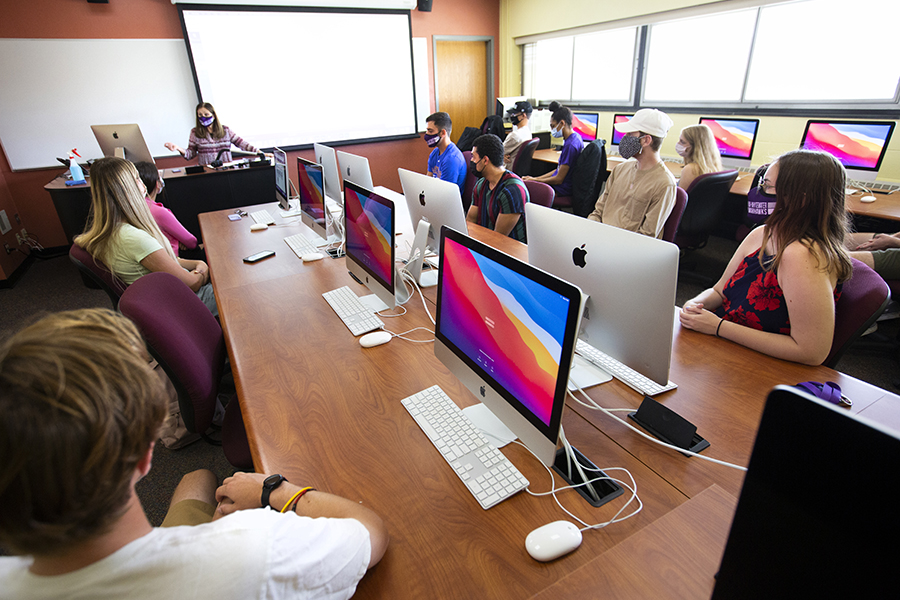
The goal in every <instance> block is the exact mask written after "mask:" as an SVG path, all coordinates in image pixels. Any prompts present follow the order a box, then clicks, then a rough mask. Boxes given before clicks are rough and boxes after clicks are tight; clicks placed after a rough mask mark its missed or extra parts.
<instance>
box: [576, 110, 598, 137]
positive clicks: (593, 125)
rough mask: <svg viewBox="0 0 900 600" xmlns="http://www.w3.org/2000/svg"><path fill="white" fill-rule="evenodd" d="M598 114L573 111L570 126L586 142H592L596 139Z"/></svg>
mask: <svg viewBox="0 0 900 600" xmlns="http://www.w3.org/2000/svg"><path fill="white" fill-rule="evenodd" d="M599 118H600V115H596V114H584V113H573V114H572V128H573V129H574V130H575V131H577V132H578V135H580V136H581V139H583V140H584V141H586V142H592V141H594V140H596V139H597V120H598V119H599Z"/></svg>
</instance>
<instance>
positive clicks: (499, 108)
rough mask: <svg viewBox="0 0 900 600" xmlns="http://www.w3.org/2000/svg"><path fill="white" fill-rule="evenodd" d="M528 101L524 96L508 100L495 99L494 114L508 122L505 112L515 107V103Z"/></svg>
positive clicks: (511, 97)
mask: <svg viewBox="0 0 900 600" xmlns="http://www.w3.org/2000/svg"><path fill="white" fill-rule="evenodd" d="M526 100H528V98H526V97H525V96H510V97H509V98H497V103H496V104H495V105H494V110H495V114H496V115H497V116H498V117H503V120H504V121H509V115H507V114H506V111H508V110H509V109H511V108H513V107H514V106H515V105H516V102H525V101H526Z"/></svg>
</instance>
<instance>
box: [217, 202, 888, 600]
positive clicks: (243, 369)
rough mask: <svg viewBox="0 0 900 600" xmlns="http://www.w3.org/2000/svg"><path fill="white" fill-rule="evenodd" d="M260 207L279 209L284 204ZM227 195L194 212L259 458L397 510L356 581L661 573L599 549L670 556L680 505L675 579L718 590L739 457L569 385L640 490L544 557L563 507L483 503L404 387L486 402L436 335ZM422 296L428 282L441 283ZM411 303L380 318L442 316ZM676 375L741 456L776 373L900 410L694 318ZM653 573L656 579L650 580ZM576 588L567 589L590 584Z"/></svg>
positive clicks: (592, 451)
mask: <svg viewBox="0 0 900 600" xmlns="http://www.w3.org/2000/svg"><path fill="white" fill-rule="evenodd" d="M265 207H266V208H267V209H268V210H269V212H271V213H272V214H273V215H275V214H277V212H278V210H277V207H276V205H274V204H272V205H271V206H265ZM258 208H262V207H257V209H258ZM230 212H231V211H219V212H214V213H207V214H203V215H200V224H201V228H202V231H203V237H204V239H205V240H206V241H207V255H208V258H209V264H210V270H211V274H212V281H213V286H214V288H215V291H216V297H217V300H218V305H219V311H220V315H221V322H222V326H223V329H224V331H225V336H226V341H227V344H228V351H229V357H230V359H231V364H232V369H233V372H234V374H235V382H236V386H237V391H238V395H239V398H240V401H241V405H242V409H243V414H244V420H245V423H246V426H247V431H248V437H249V439H250V444H251V451H252V454H253V458H254V463H255V464H256V465H257V470H258V471H261V472H267V473H272V472H280V473H282V474H284V475H285V476H287V477H288V479H290V480H291V481H294V482H297V483H300V484H309V485H314V486H316V487H317V488H319V489H325V490H327V491H329V492H333V493H336V494H339V495H342V496H345V497H348V498H352V499H354V500H358V501H360V502H364V503H365V504H366V505H367V506H370V507H371V508H372V509H373V510H375V511H376V512H378V513H379V514H380V515H381V516H382V517H383V518H384V519H385V522H386V524H387V527H388V530H389V532H390V534H391V544H390V547H389V549H388V552H387V554H386V555H385V558H384V559H383V560H382V562H381V563H380V564H379V565H378V566H377V567H376V568H375V569H373V570H372V571H371V572H370V573H368V574H367V575H366V576H365V577H364V578H363V580H362V581H361V583H360V586H359V588H358V592H357V597H361V598H386V597H390V598H407V597H409V598H413V597H415V598H419V597H435V598H445V597H459V598H475V597H477V598H523V597H530V596H532V595H534V594H536V593H538V592H541V591H543V590H548V589H551V590H552V589H553V588H552V587H551V586H553V585H554V584H556V583H557V582H559V581H561V580H563V578H572V579H570V581H573V582H577V581H584V580H587V579H589V578H591V577H594V575H595V573H596V572H597V570H602V571H604V572H605V573H606V575H605V576H606V577H609V578H612V579H615V580H618V582H619V584H620V585H622V586H626V587H627V586H629V585H636V584H638V583H640V585H642V586H643V585H651V584H652V581H653V580H654V579H655V578H657V577H665V573H664V572H662V571H660V573H657V574H653V573H648V572H647V571H646V570H643V571H642V572H638V571H636V570H627V569H625V570H623V569H615V570H613V571H609V570H607V569H606V568H605V567H604V565H605V563H604V562H603V561H602V560H600V561H599V562H598V560H599V557H602V556H607V555H608V556H613V555H611V554H609V553H610V552H611V551H615V552H622V553H623V556H624V557H625V558H627V557H628V556H632V555H634V554H633V553H634V552H639V553H640V552H649V551H656V552H662V553H663V554H664V555H667V556H668V555H670V554H671V555H672V556H670V558H672V559H673V560H674V559H675V558H677V557H676V556H675V555H677V554H679V553H681V552H682V549H681V548H680V547H678V546H677V545H674V544H666V545H664V546H661V547H662V550H660V547H657V548H656V550H648V549H647V548H648V544H650V545H652V543H653V542H652V540H656V539H659V538H657V537H655V536H657V535H658V533H657V532H656V530H657V529H660V531H662V532H665V531H666V529H665V527H663V526H664V525H666V526H668V525H667V524H668V523H675V524H676V525H677V524H678V523H687V524H688V526H689V527H692V526H694V525H696V524H697V521H698V519H699V518H701V516H702V518H703V519H705V521H706V522H707V523H708V525H705V527H708V528H709V529H710V531H711V532H712V533H711V534H710V535H711V537H710V538H709V540H707V541H706V542H703V543H701V544H700V545H701V546H703V550H702V554H703V558H702V560H700V562H698V563H692V564H693V567H691V568H692V569H693V572H692V573H691V574H690V576H689V577H688V579H690V580H691V581H694V582H695V583H694V584H687V583H683V582H682V581H681V579H679V580H678V581H679V583H678V584H677V586H679V587H678V588H677V589H675V588H671V587H670V588H669V590H670V591H672V592H673V594H672V597H679V596H680V597H698V596H703V595H708V593H709V590H710V589H711V581H712V580H711V578H712V575H713V573H714V572H715V571H714V569H715V568H717V565H718V560H719V557H720V556H721V552H722V549H723V548H724V543H725V539H724V537H723V535H722V532H723V531H727V528H728V526H729V524H730V515H731V512H732V510H733V509H732V507H731V506H732V505H731V504H729V503H730V502H733V501H734V500H733V498H731V499H730V500H729V497H730V496H731V497H733V496H736V495H737V493H738V491H739V489H740V483H741V479H742V474H741V473H740V472H738V471H733V470H731V469H727V468H725V467H720V466H717V465H711V464H708V463H706V462H705V461H703V462H701V461H700V460H699V459H696V458H691V459H687V458H685V457H683V456H681V455H679V454H675V453H670V452H669V451H667V450H663V449H658V447H657V446H656V445H654V444H651V443H650V442H648V441H646V440H644V439H643V438H640V437H639V436H638V435H637V434H634V433H632V432H631V431H629V430H627V429H626V428H625V427H624V426H623V425H620V424H618V423H617V422H615V421H612V420H611V419H609V418H608V417H605V416H603V415H600V414H597V413H596V412H595V411H590V410H588V409H584V408H582V407H580V406H578V405H575V404H574V403H571V402H570V403H569V407H570V409H571V410H567V411H565V413H564V417H563V425H564V427H565V430H566V434H567V437H568V438H569V439H570V440H571V442H572V443H573V444H574V445H575V446H576V447H578V448H579V449H580V450H581V451H582V452H584V453H585V454H586V455H587V456H588V457H589V458H592V459H593V460H594V461H595V462H596V463H597V464H598V466H600V467H601V468H604V467H625V468H627V469H629V470H630V472H631V473H632V475H633V476H634V477H635V479H636V481H637V483H638V491H639V494H640V497H641V500H642V501H643V503H644V508H643V510H642V511H641V513H639V514H638V515H637V516H636V517H634V518H632V519H629V520H627V521H625V522H623V523H618V524H616V525H612V526H609V527H607V528H605V529H602V530H598V531H591V532H586V533H585V538H584V542H583V544H582V546H581V547H580V548H579V549H578V550H577V551H576V552H573V553H572V554H570V555H568V556H566V557H564V558H561V559H559V560H556V561H554V562H551V563H547V564H544V563H537V562H535V561H534V560H533V559H531V558H530V557H529V556H528V554H527V553H526V551H525V548H524V539H525V536H526V535H527V534H528V533H529V532H530V531H531V530H533V529H534V528H536V527H538V526H540V525H543V524H546V523H549V522H551V521H556V520H559V519H563V518H568V517H566V516H565V515H564V514H563V513H562V512H561V511H559V509H558V508H557V507H556V505H555V504H554V503H553V501H552V500H551V499H550V498H547V497H543V498H537V497H532V496H530V495H528V494H525V493H520V494H518V495H517V496H515V497H513V498H510V499H509V500H506V501H504V502H502V503H501V504H499V505H497V506H496V507H494V508H491V509H490V510H488V511H484V510H482V509H481V508H480V507H479V506H478V504H477V503H476V501H475V500H474V499H473V498H472V497H471V495H470V494H469V493H468V491H467V490H466V489H465V487H464V486H463V484H462V483H461V482H460V481H459V480H458V478H457V477H456V475H455V474H454V473H453V472H452V471H451V469H450V468H449V466H448V465H447V463H446V462H445V461H444V459H443V458H442V457H441V456H440V455H439V454H438V452H437V451H436V450H435V449H434V447H433V446H432V444H431V442H430V441H429V440H428V439H427V438H426V437H425V435H424V434H423V433H422V431H421V430H420V429H419V427H418V425H416V423H415V422H414V421H413V419H412V418H411V417H410V416H409V414H408V413H407V412H406V410H405V409H404V408H403V407H402V405H401V404H400V400H401V399H403V398H405V397H406V396H409V395H411V394H413V393H416V392H418V391H421V390H422V389H425V388H427V387H429V386H431V385H434V384H438V385H440V386H441V387H442V388H443V389H444V391H445V392H447V394H448V395H449V396H450V397H451V398H453V399H454V400H455V401H456V402H457V403H458V404H459V405H460V406H466V405H470V404H473V403H475V399H474V398H473V397H472V396H471V394H469V392H468V391H467V390H466V389H465V388H464V387H463V386H462V384H460V383H459V381H458V380H457V379H456V378H455V377H454V376H453V375H452V374H450V373H449V372H448V371H447V369H446V368H444V366H443V365H442V364H441V363H440V362H439V361H438V360H437V359H436V358H435V357H434V353H433V345H432V344H430V343H426V344H413V343H410V342H405V341H403V340H400V339H394V340H393V341H391V342H389V343H388V344H385V345H383V346H378V347H375V348H370V349H362V348H361V347H360V346H359V343H358V339H357V338H354V337H353V336H352V335H351V334H350V332H349V331H348V330H347V329H346V327H345V326H344V325H343V324H342V323H341V322H340V321H339V319H338V317H337V316H336V315H335V314H334V312H333V311H332V310H331V308H330V307H329V306H328V304H327V303H326V302H325V301H324V299H323V298H322V297H321V294H322V292H325V291H328V290H331V289H335V288H337V287H341V286H344V285H347V286H349V287H350V288H351V289H353V290H354V291H355V292H356V293H357V294H359V295H365V294H366V293H367V291H366V290H365V288H363V287H362V286H360V285H358V284H356V283H355V282H354V281H353V280H352V279H351V278H350V276H349V275H348V274H347V270H346V266H345V264H344V259H324V260H321V261H317V262H313V263H303V262H301V261H300V260H299V259H298V258H297V257H296V256H295V255H294V254H293V253H292V252H291V251H290V250H289V249H288V247H287V245H286V244H285V243H284V242H283V241H282V240H283V238H284V237H286V236H287V235H290V234H291V233H294V232H296V231H297V227H298V226H284V227H271V228H269V229H268V230H267V231H264V232H259V233H251V232H250V231H249V224H248V222H247V221H246V220H242V221H239V222H232V221H229V220H228V218H227V215H228V214H229V213H230ZM279 220H280V219H279ZM470 234H471V235H473V237H476V238H478V239H480V240H482V241H484V242H486V243H489V244H491V245H494V246H496V247H498V248H499V249H501V250H503V251H505V252H507V253H509V254H513V255H516V256H519V257H522V256H524V255H525V253H526V247H525V246H524V245H522V244H520V243H518V242H515V241H514V240H511V239H509V238H507V237H505V236H500V235H498V234H496V233H494V232H492V231H489V230H486V229H483V228H481V227H478V226H475V225H472V226H470ZM400 243H402V242H399V241H398V244H400ZM266 249H270V250H275V251H276V256H275V257H273V258H270V259H267V260H264V261H261V262H259V263H256V264H252V265H248V264H244V263H243V262H242V261H241V258H242V257H243V256H247V255H249V254H252V253H254V252H257V251H259V250H266ZM428 296H430V297H432V299H433V291H430V292H427V293H426V297H428ZM428 304H429V305H431V302H429V303H428ZM431 308H432V310H433V306H431ZM406 310H407V312H406V314H404V315H403V316H399V317H396V318H385V319H383V320H384V321H385V322H386V326H387V328H388V329H390V330H392V331H395V332H399V331H405V330H408V329H411V328H413V327H417V326H421V327H428V328H432V325H431V322H430V321H429V319H428V316H427V315H426V313H425V309H424V308H423V304H422V302H421V301H420V300H419V299H418V298H414V299H413V300H411V301H410V302H409V303H408V305H407V306H406ZM398 312H399V311H398ZM673 315H674V311H673ZM673 322H674V321H673ZM676 327H677V325H676ZM412 335H413V337H417V338H419V339H430V337H431V336H430V335H427V334H425V333H424V332H418V333H416V334H412ZM670 377H671V379H672V380H673V381H675V382H676V383H678V385H679V388H678V389H677V390H675V391H673V392H668V393H667V394H663V395H662V396H659V397H658V399H659V400H660V401H661V402H663V403H664V404H666V405H667V406H669V407H670V408H673V409H674V410H675V411H676V412H679V413H680V414H682V415H683V416H684V417H686V418H687V419H689V420H691V421H693V422H694V423H695V424H696V425H698V427H699V433H700V434H701V435H703V436H704V437H706V438H707V439H708V440H710V442H711V443H712V445H711V447H710V448H709V449H708V450H707V451H705V452H704V453H705V454H708V455H710V456H714V457H716V458H721V459H724V460H728V461H733V462H737V463H738V464H741V465H746V464H747V462H748V460H749V455H750V450H751V447H752V444H753V438H754V435H755V432H756V427H757V425H758V421H759V418H760V416H761V412H762V406H763V402H764V399H765V394H766V393H767V391H768V389H769V388H770V387H771V386H772V385H774V384H776V383H797V382H799V381H806V380H818V381H825V380H833V381H838V382H839V383H840V384H841V386H842V387H843V388H844V389H845V391H846V393H847V394H848V395H849V396H850V397H851V398H853V400H854V408H853V410H855V411H859V412H864V411H872V412H871V413H868V412H867V414H872V415H876V416H877V415H879V413H878V411H879V410H881V411H882V412H884V413H887V414H890V415H893V414H900V404H895V402H900V399H897V397H896V396H893V395H892V394H888V393H887V392H884V391H883V390H878V389H877V388H873V387H872V386H869V385H868V384H864V383H863V382H859V381H857V380H855V379H852V378H849V377H846V376H843V375H840V374H838V373H836V372H834V371H831V370H830V369H826V368H824V367H804V366H801V365H794V364H791V363H785V362H783V361H777V360H775V359H769V358H768V357H764V356H761V355H759V354H757V353H755V352H751V351H749V350H746V349H743V348H740V347H738V346H736V345H734V344H731V343H730V342H727V341H725V340H721V339H717V338H715V337H711V336H703V335H701V334H697V333H695V332H691V331H678V330H676V337H675V344H674V347H673V365H672V372H671V376H670ZM589 393H590V396H591V397H592V398H594V399H595V400H596V401H597V402H599V403H600V404H602V405H604V406H608V407H635V408H636V407H637V405H638V404H639V402H640V397H639V396H638V395H637V394H636V393H635V392H633V391H632V390H631V389H630V388H627V387H626V386H624V385H623V384H621V383H619V382H618V381H615V380H614V381H612V382H610V383H607V384H603V385H601V386H597V387H595V388H592V389H591V390H590V392H589ZM619 414H622V413H619ZM504 453H505V454H506V455H507V456H508V457H509V458H510V460H512V462H513V463H514V464H515V465H516V466H517V467H518V468H519V469H520V470H521V471H522V473H523V474H524V475H525V476H526V477H527V478H528V479H529V481H530V482H531V489H532V490H536V491H544V490H547V489H549V481H550V476H549V475H548V474H547V472H546V471H545V470H544V469H543V467H542V466H540V465H539V464H538V463H537V461H535V460H534V459H533V458H531V457H530V456H529V455H528V454H527V452H526V451H525V450H524V449H523V448H521V447H519V446H518V445H515V444H511V445H509V446H507V447H505V448H504ZM712 486H718V489H717V490H716V494H715V497H714V499H713V500H714V501H713V504H716V505H718V506H719V507H720V508H719V509H718V513H717V512H716V510H714V509H715V507H713V509H709V508H708V506H707V505H706V504H703V503H702V502H696V503H695V502H693V500H692V501H691V503H690V505H691V506H690V507H688V506H686V505H685V503H687V502H688V500H689V499H692V498H700V497H701V496H703V497H705V496H704V492H705V491H706V490H708V489H710V488H712ZM723 494H724V495H723ZM628 496H629V494H628V493H626V494H625V496H624V497H623V498H620V499H617V500H615V501H613V502H611V503H610V504H608V505H606V506H604V507H601V508H600V509H592V508H590V507H589V506H588V505H587V504H586V503H585V502H583V501H582V500H581V499H580V497H578V496H576V495H575V493H574V492H571V491H567V492H563V493H561V494H560V500H561V501H562V502H563V503H564V504H565V505H566V506H567V507H569V508H570V509H571V510H573V512H575V514H577V515H578V516H579V517H581V518H583V519H585V520H586V521H588V522H590V523H596V522H601V521H604V520H607V519H609V518H611V517H612V515H613V514H614V513H615V511H617V510H618V509H619V508H620V507H621V506H622V504H623V503H624V501H625V499H627V497H628ZM710 497H711V498H712V497H713V496H710ZM682 505H685V508H684V509H679V507H680V506H682ZM698 505H699V506H700V507H701V508H700V510H699V512H697V509H696V508H695V507H696V506H698ZM723 507H724V508H723ZM676 510H677V512H676ZM698 515H700V516H698ZM663 518H665V520H664V521H663V520H661V519H663ZM651 526H652V527H653V529H650V527H651ZM645 530H646V531H645ZM638 534H640V536H641V537H638ZM632 538H633V539H632ZM647 540H650V541H649V542H648V541H647ZM632 546H633V548H634V549H632V550H629V548H631V547H632ZM626 551H627V552H626ZM625 558H622V559H621V560H625ZM579 573H581V575H579ZM643 580H646V581H643ZM653 585H656V584H652V585H651V587H650V588H646V589H656V588H653V587H652V586H653ZM684 586H687V587H684ZM692 586H694V587H692ZM696 586H699V587H696ZM567 589H568V588H566V589H564V590H562V591H561V593H559V594H556V595H558V596H561V597H586V596H585V595H570V594H569V592H568V591H567ZM573 589H574V588H573ZM660 589H666V588H665V586H662V587H660ZM675 592H677V593H675ZM547 593H550V592H549V591H548V592H547ZM545 597H546V596H545ZM622 597H624V596H622Z"/></svg>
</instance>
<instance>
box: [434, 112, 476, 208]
mask: <svg viewBox="0 0 900 600" xmlns="http://www.w3.org/2000/svg"><path fill="white" fill-rule="evenodd" d="M425 125H426V127H425V143H426V144H428V147H429V148H434V150H432V151H431V154H429V155H428V174H429V175H431V176H432V177H437V178H438V179H443V180H444V181H449V182H450V183H455V184H456V185H458V186H459V195H460V197H462V195H463V192H464V191H465V189H466V173H467V170H466V169H467V167H466V159H465V157H464V156H463V153H462V152H461V151H460V149H459V148H457V147H456V144H454V143H453V142H451V141H450V132H451V131H453V123H452V122H451V121H450V115H448V114H447V113H445V112H436V113H434V114H433V115H429V116H428V118H427V119H425Z"/></svg>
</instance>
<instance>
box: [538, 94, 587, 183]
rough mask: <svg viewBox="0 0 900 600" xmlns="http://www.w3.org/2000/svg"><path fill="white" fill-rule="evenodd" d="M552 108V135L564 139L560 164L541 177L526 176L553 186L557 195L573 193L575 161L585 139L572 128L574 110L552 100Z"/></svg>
mask: <svg viewBox="0 0 900 600" xmlns="http://www.w3.org/2000/svg"><path fill="white" fill-rule="evenodd" d="M550 110H551V111H552V114H551V115H550V136H551V137H554V138H556V139H559V138H562V139H563V147H562V151H561V152H560V153H559V166H558V167H557V168H556V170H555V171H553V172H552V173H547V174H546V175H541V176H539V177H531V176H526V177H524V179H525V181H528V180H532V181H540V182H541V183H546V184H548V185H551V186H553V191H554V192H556V195H557V196H571V195H572V174H573V173H574V172H575V163H576V162H577V161H578V157H579V155H581V151H582V150H584V140H583V139H582V138H581V135H579V133H578V132H577V131H575V130H574V129H573V128H572V110H571V109H570V108H568V107H566V106H563V105H561V104H560V103H559V102H556V101H554V102H551V103H550Z"/></svg>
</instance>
